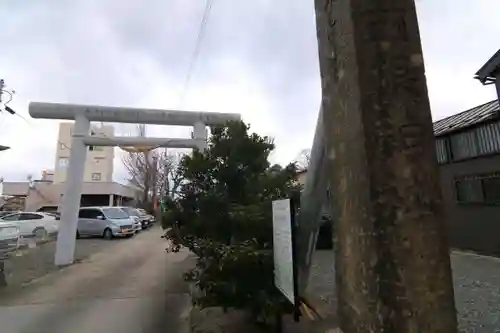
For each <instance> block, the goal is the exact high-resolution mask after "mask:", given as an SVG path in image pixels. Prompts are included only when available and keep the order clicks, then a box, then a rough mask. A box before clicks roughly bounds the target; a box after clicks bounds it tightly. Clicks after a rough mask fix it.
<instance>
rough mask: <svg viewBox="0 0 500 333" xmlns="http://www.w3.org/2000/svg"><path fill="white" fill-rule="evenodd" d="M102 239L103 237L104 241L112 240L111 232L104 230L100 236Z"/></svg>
mask: <svg viewBox="0 0 500 333" xmlns="http://www.w3.org/2000/svg"><path fill="white" fill-rule="evenodd" d="M102 237H104V239H108V240H110V239H113V232H112V231H111V229H109V228H108V229H106V230H104V233H103V234H102Z"/></svg>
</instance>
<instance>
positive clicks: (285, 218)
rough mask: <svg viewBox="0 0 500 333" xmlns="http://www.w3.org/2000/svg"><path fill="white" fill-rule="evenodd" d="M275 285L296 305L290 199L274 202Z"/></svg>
mask: <svg viewBox="0 0 500 333" xmlns="http://www.w3.org/2000/svg"><path fill="white" fill-rule="evenodd" d="M273 249H274V283H275V285H276V287H277V288H278V289H279V290H280V291H281V292H282V293H283V295H284V296H285V297H286V298H287V299H288V300H289V301H290V302H292V304H295V281H294V267H293V265H294V263H293V243H292V220H291V209H290V199H284V200H276V201H273Z"/></svg>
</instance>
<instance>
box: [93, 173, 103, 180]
mask: <svg viewBox="0 0 500 333" xmlns="http://www.w3.org/2000/svg"><path fill="white" fill-rule="evenodd" d="M100 180H101V174H100V173H97V172H94V173H93V174H92V181H94V182H98V181H100Z"/></svg>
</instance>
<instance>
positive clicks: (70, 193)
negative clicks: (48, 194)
mask: <svg viewBox="0 0 500 333" xmlns="http://www.w3.org/2000/svg"><path fill="white" fill-rule="evenodd" d="M89 131H90V121H89V120H88V119H87V118H85V117H83V116H80V115H79V116H78V117H75V124H74V128H73V137H72V139H71V152H70V157H69V165H68V169H67V172H66V181H65V183H64V195H63V200H62V209H61V223H60V225H59V233H58V235H57V246H56V255H55V264H56V265H58V266H63V265H70V264H72V263H73V260H74V254H75V239H76V228H77V223H78V209H79V208H80V198H81V195H82V186H83V175H84V172H85V159H86V157H87V147H86V146H85V144H84V143H83V138H84V137H85V136H87V135H88V134H89Z"/></svg>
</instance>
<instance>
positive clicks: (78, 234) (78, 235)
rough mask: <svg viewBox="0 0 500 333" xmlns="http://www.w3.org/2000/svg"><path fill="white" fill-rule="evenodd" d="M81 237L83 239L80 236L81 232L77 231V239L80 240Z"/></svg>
mask: <svg viewBox="0 0 500 333" xmlns="http://www.w3.org/2000/svg"><path fill="white" fill-rule="evenodd" d="M80 237H81V236H80V232H79V231H78V230H77V231H76V239H80Z"/></svg>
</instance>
